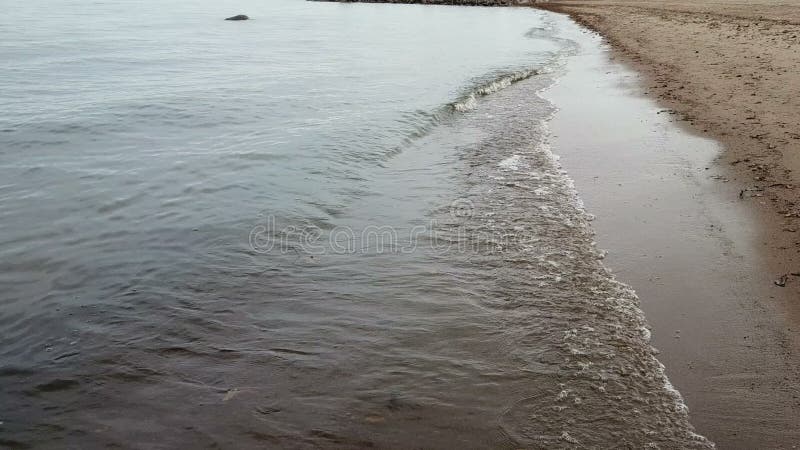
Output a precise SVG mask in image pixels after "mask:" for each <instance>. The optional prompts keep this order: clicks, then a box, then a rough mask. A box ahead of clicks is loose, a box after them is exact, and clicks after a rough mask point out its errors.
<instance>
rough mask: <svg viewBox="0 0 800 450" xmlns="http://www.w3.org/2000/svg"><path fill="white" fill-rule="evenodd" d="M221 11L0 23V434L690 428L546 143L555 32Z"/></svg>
mask: <svg viewBox="0 0 800 450" xmlns="http://www.w3.org/2000/svg"><path fill="white" fill-rule="evenodd" d="M223 9H224V8H223V7H222V6H220V5H206V7H205V8H201V7H198V5H197V4H196V3H192V2H180V1H169V2H166V3H159V4H158V5H157V6H156V5H153V6H152V7H150V8H146V7H141V3H138V2H137V3H133V2H117V3H113V4H111V3H98V4H92V5H89V4H84V3H79V2H69V3H63V2H60V3H50V2H43V3H37V4H36V5H34V6H30V5H28V6H24V7H21V8H15V9H14V11H12V12H11V13H10V14H11V16H10V17H7V19H9V20H7V21H6V24H5V25H2V28H0V37H2V39H0V54H2V55H3V56H4V58H2V60H3V61H4V62H3V63H2V64H4V67H3V71H4V74H6V76H5V77H4V78H3V80H2V81H0V83H1V84H0V92H3V100H4V103H5V104H6V105H7V106H6V107H5V108H3V110H2V112H0V130H2V131H3V133H2V134H0V155H2V156H1V159H0V174H2V175H1V176H2V183H1V184H2V186H0V201H1V202H2V208H1V209H0V217H1V219H0V256H2V258H0V261H2V263H0V264H2V266H3V267H2V269H3V270H2V274H0V277H2V278H0V282H2V285H3V290H2V293H1V294H0V305H2V309H0V331H1V332H0V336H2V340H3V343H2V347H0V365H1V366H0V367H2V368H1V369H0V383H2V386H3V389H2V391H1V392H2V393H0V401H1V402H2V404H3V405H6V406H7V407H6V408H5V412H3V413H2V416H0V421H2V422H3V423H2V425H0V439H2V440H0V442H2V443H4V444H8V445H19V446H22V445H24V444H26V445H35V446H39V447H60V446H64V445H75V446H80V447H82V448H87V447H106V446H110V445H118V446H122V447H139V446H147V447H164V448H174V447H194V446H209V445H218V446H224V447H234V448H238V447H252V446H255V445H271V446H280V447H307V446H326V447H328V446H329V447H349V448H352V447H361V446H369V445H372V446H377V447H401V448H406V447H415V446H426V447H490V448H496V447H510V448H515V447H519V446H525V447H570V446H588V447H598V446H600V447H602V446H608V445H609V444H610V443H613V444H615V445H623V446H625V445H630V446H643V445H647V444H653V445H657V446H661V447H665V448H670V447H691V446H697V447H702V446H706V445H707V442H706V441H705V440H703V439H702V438H701V437H699V436H696V435H694V434H693V433H692V432H691V427H690V426H689V425H688V423H687V418H686V413H685V409H684V407H683V404H682V402H681V399H680V397H679V395H678V394H677V392H675V391H674V390H672V389H671V387H670V385H669V382H668V381H667V380H666V378H665V377H664V375H663V371H662V368H661V366H660V364H659V363H658V361H657V360H656V359H655V358H654V356H653V351H652V349H651V348H650V346H649V344H648V334H649V333H648V331H647V329H646V323H645V321H644V318H643V317H642V314H641V311H640V310H639V308H638V301H637V299H636V296H635V294H634V293H633V292H632V291H631V290H630V289H629V288H628V287H627V286H625V285H622V284H620V283H618V282H616V281H615V280H614V279H613V277H611V276H610V275H609V273H608V272H607V271H606V270H605V269H604V267H603V266H602V263H601V259H602V253H601V252H599V251H598V250H596V249H595V248H594V244H593V237H592V236H593V235H592V231H591V228H590V226H589V223H590V220H591V217H590V216H589V215H587V214H586V213H585V212H584V211H583V209H582V207H581V204H580V201H579V199H578V197H577V194H576V193H575V192H574V190H573V188H572V184H571V181H570V179H569V178H568V177H567V175H566V174H565V173H563V172H562V171H561V170H560V168H559V165H558V162H557V158H556V157H554V155H553V154H552V153H551V152H550V150H549V148H548V146H547V120H548V118H549V117H550V116H551V115H552V114H553V113H554V111H555V106H554V105H552V104H550V103H549V102H547V101H545V100H543V99H542V98H540V97H539V96H538V93H539V92H540V91H541V90H543V89H545V88H547V87H548V86H549V85H551V84H552V83H553V81H554V80H555V79H556V78H557V76H558V73H559V71H560V70H562V63H563V61H564V58H566V57H568V56H569V55H570V54H571V52H574V51H575V49H576V48H578V46H580V45H590V43H588V42H583V41H582V38H581V34H580V33H579V31H578V30H577V27H576V26H575V25H574V24H571V23H570V22H568V21H567V20H566V19H563V18H561V17H558V16H554V15H550V14H547V13H544V12H540V11H535V10H529V9H505V8H497V9H485V8H457V7H424V6H394V5H346V4H345V5H343V4H322V3H306V2H301V1H291V0H279V1H271V2H263V3H258V2H253V3H251V4H248V5H247V7H246V8H243V10H242V11H241V12H245V13H247V14H248V15H250V16H251V17H253V18H254V20H252V21H248V22H242V23H231V22H225V21H222V20H221V18H223V17H226V16H228V15H231V14H234V13H238V12H240V11H230V10H223ZM154 11H157V13H154ZM93 19H94V20H93ZM17 24H25V27H22V26H20V25H17Z"/></svg>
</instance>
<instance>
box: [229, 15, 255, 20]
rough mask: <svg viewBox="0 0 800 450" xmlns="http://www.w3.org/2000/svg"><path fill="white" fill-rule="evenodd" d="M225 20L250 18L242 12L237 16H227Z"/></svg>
mask: <svg viewBox="0 0 800 450" xmlns="http://www.w3.org/2000/svg"><path fill="white" fill-rule="evenodd" d="M225 20H250V18H249V17H247V16H245V15H244V14H239V15H238V16H233V17H228V18H227V19H225Z"/></svg>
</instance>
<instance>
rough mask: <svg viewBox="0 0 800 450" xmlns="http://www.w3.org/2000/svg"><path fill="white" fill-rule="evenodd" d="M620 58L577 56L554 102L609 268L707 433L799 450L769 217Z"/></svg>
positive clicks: (786, 315) (788, 337)
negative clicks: (768, 248) (640, 312)
mask: <svg viewBox="0 0 800 450" xmlns="http://www.w3.org/2000/svg"><path fill="white" fill-rule="evenodd" d="M598 39H599V38H598ZM613 54H614V50H613V49H610V48H608V47H607V48H606V49H605V50H603V51H600V52H598V53H592V52H587V53H583V54H580V55H577V56H575V57H574V58H572V59H571V60H570V63H569V66H568V67H567V71H566V73H565V75H564V76H563V78H562V79H561V81H560V82H559V83H558V84H557V85H556V86H555V87H553V88H552V89H551V90H550V91H548V92H547V93H545V96H546V97H547V98H549V99H552V101H553V102H554V103H556V104H558V105H559V107H560V111H559V113H558V114H557V115H556V117H555V118H554V120H553V123H552V124H551V128H552V132H553V142H552V146H553V149H554V151H556V152H557V153H558V154H559V155H561V162H562V164H563V166H564V168H565V169H566V170H567V172H568V173H569V174H570V175H571V176H572V178H573V179H575V183H576V187H577V189H578V191H579V192H580V193H581V197H582V198H583V200H584V202H585V204H586V207H587V209H588V210H589V211H591V212H592V213H593V214H595V215H596V217H597V218H596V220H595V221H594V223H593V226H594V228H595V230H596V231H597V240H598V244H599V245H600V246H601V248H603V249H607V250H608V251H609V254H608V256H607V257H606V260H605V262H606V265H608V266H609V267H610V268H612V270H614V272H615V273H616V274H617V276H618V277H619V279H621V280H624V281H625V282H627V283H630V284H631V285H632V286H634V287H635V289H636V291H637V293H638V294H639V298H640V300H641V303H642V308H643V309H644V310H645V313H646V315H647V318H648V321H649V322H650V325H651V327H652V331H653V345H654V346H655V347H656V348H658V349H659V350H660V354H659V359H660V360H661V361H662V362H663V363H664V364H665V365H666V367H667V373H668V375H669V377H670V379H671V381H672V382H673V384H674V385H675V386H676V387H677V388H678V390H679V391H680V392H681V393H682V394H683V396H684V399H685V401H686V403H687V405H688V406H689V410H690V418H691V420H692V423H693V424H694V426H695V427H696V428H697V431H698V432H699V433H701V434H703V435H705V436H708V437H709V438H710V439H712V440H713V441H714V442H716V444H717V445H718V447H719V448H759V447H761V448H793V447H792V446H793V445H795V443H796V442H797V441H798V439H800V435H798V423H799V421H798V408H797V393H796V391H795V386H797V380H798V373H797V367H798V361H797V358H796V357H795V356H794V355H793V353H792V348H793V347H794V346H795V345H796V337H795V336H794V335H793V333H792V331H791V330H793V329H794V328H793V326H792V324H793V323H796V321H795V320H794V319H793V318H792V317H791V315H790V312H791V310H790V309H788V308H786V305H788V304H790V303H791V300H792V295H791V291H789V290H787V289H785V288H781V287H778V286H776V285H774V283H773V275H772V272H771V269H770V268H769V266H768V261H767V258H766V257H767V256H769V252H764V251H763V249H762V248H761V247H762V246H761V245H759V241H758V239H760V237H761V233H762V227H761V222H762V221H761V220H760V215H759V214H758V212H757V211H754V210H753V208H751V205H750V204H748V203H746V202H743V201H741V200H739V198H738V189H741V188H740V187H739V183H738V182H736V181H728V182H725V181H723V180H725V179H726V178H727V177H730V173H729V168H728V166H727V165H719V164H715V163H714V160H715V159H716V158H718V156H719V155H721V154H722V155H724V147H723V146H722V145H721V144H720V143H719V142H718V141H716V140H714V139H709V138H708V137H707V134H706V133H691V130H686V128H682V127H676V126H675V124H674V123H673V122H674V120H675V119H674V117H673V115H670V114H665V113H663V108H662V107H661V106H659V105H658V103H657V102H655V101H654V100H653V99H652V98H649V97H647V96H644V95H642V94H643V83H642V80H641V75H640V73H639V72H637V71H635V70H633V68H632V67H630V66H625V65H620V64H618V63H616V62H614V61H612V60H611V58H610V57H611V56H612V55H613ZM586 99H591V100H589V101H587V100H586ZM623 130H624V132H623ZM687 131H688V132H687Z"/></svg>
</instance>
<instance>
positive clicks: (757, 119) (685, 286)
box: [385, 0, 800, 448]
mask: <svg viewBox="0 0 800 450" xmlns="http://www.w3.org/2000/svg"><path fill="white" fill-rule="evenodd" d="M385 3H422V4H426V3H436V2H426V1H410V2H408V1H389V2H385ZM444 3H447V4H459V3H460V4H467V3H468V2H463V3H462V2H444ZM482 4H485V3H482ZM498 6H499V5H498ZM519 6H525V5H519ZM528 6H532V7H535V8H539V9H544V10H548V11H551V12H555V13H561V14H565V15H568V16H570V17H571V18H572V19H573V20H575V21H576V22H577V23H578V24H580V25H581V26H583V27H584V28H586V29H587V30H590V31H592V32H595V33H597V34H598V35H599V36H601V37H602V38H603V41H604V42H606V43H608V45H609V47H610V50H609V51H608V55H607V56H608V58H609V60H610V61H613V62H614V63H616V64H620V65H621V66H622V69H619V68H610V69H609V71H610V72H611V73H615V71H620V70H621V71H623V72H624V71H626V70H629V69H632V70H633V72H631V73H630V74H628V75H626V76H627V77H628V78H631V79H635V80H634V81H630V80H628V81H625V84H626V87H625V90H626V91H627V93H628V94H629V95H633V96H641V97H643V98H647V99H649V100H648V101H651V102H654V104H655V105H658V107H655V110H654V111H652V113H653V114H655V115H659V116H661V117H662V118H663V119H664V120H665V121H666V122H670V123H673V124H674V125H675V126H676V127H677V128H679V129H682V130H683V131H684V132H686V133H689V134H692V135H695V136H699V137H704V138H708V139H713V140H714V141H715V142H718V143H719V145H720V147H719V149H720V150H719V152H718V153H717V154H716V155H715V156H713V157H711V158H709V159H708V160H707V161H702V159H698V158H700V156H699V155H694V154H693V149H678V150H677V154H679V155H682V156H683V157H684V158H686V160H685V161H684V162H685V163H687V167H694V169H696V170H694V171H693V172H692V173H691V174H689V176H688V178H686V179H681V177H682V176H683V174H681V173H677V172H670V171H669V170H666V171H665V170H664V169H663V168H658V166H655V167H656V169H654V170H655V172H657V173H660V175H659V176H660V177H661V178H662V179H669V178H670V177H671V178H677V179H678V181H677V182H676V183H673V184H672V186H671V188H670V189H672V190H673V193H674V192H676V190H680V191H681V194H682V195H685V197H684V198H681V199H679V200H678V201H677V206H676V202H675V201H673V202H671V206H673V207H676V208H677V210H680V211H683V212H684V213H686V211H687V210H688V211H691V212H690V213H689V214H691V215H694V216H697V217H694V218H693V219H692V220H693V221H694V223H695V224H701V223H704V224H706V225H707V226H708V229H705V230H702V231H700V230H696V234H695V236H694V237H695V238H696V239H694V241H692V240H691V239H690V242H693V246H694V247H691V246H688V245H687V244H686V243H685V242H684V240H683V239H682V238H683V236H682V235H681V234H680V232H678V231H676V230H679V229H680V228H668V227H662V228H660V229H658V228H657V227H656V228H653V227H652V226H650V227H649V228H648V227H647V226H644V227H643V226H641V225H642V223H643V222H641V223H637V218H636V217H629V218H628V219H629V220H628V221H627V222H626V221H625V220H622V221H620V220H619V219H620V217H618V216H620V215H619V214H618V213H617V211H619V209H620V208H622V207H629V206H631V204H630V202H631V201H632V202H634V203H635V202H637V201H639V203H638V204H635V205H633V207H634V209H635V210H636V211H638V212H641V213H642V214H643V215H645V216H646V217H647V218H648V219H650V220H651V222H652V221H662V222H666V223H673V225H675V224H676V222H675V221H674V217H673V216H670V214H671V213H672V214H674V213H675V212H676V209H675V208H673V210H672V211H669V210H668V211H666V212H663V211H662V212H661V213H658V210H657V209H656V208H652V205H651V204H650V205H648V204H647V202H642V201H641V200H642V199H647V198H649V197H654V195H655V193H656V192H657V191H656V190H655V189H654V187H653V186H652V185H650V184H649V183H646V182H640V183H638V184H637V183H633V185H632V186H633V187H632V186H626V185H625V184H624V183H623V189H622V192H623V193H624V194H626V195H627V197H625V195H623V196H622V198H627V199H628V201H629V203H627V204H624V203H620V192H619V191H614V190H612V187H615V185H606V186H605V187H604V188H602V189H601V192H604V193H605V194H606V195H605V199H604V198H601V197H602V196H598V195H595V190H596V189H598V187H599V185H602V184H603V182H598V181H597V180H596V179H595V178H594V177H593V176H592V175H589V174H581V170H587V169H588V170H591V171H596V169H597V167H596V166H595V165H594V162H593V161H586V160H582V159H581V158H582V156H581V155H580V154H579V153H573V154H572V155H570V154H569V152H567V151H565V150H564V149H563V148H558V146H560V145H563V144H564V143H565V141H564V140H561V143H560V144H559V143H558V142H559V140H558V139H556V145H554V150H555V151H556V152H557V153H559V154H561V155H563V156H564V159H563V160H562V163H563V164H564V166H565V168H566V169H567V170H568V172H569V173H570V175H571V176H572V177H573V178H574V179H575V181H576V185H577V187H578V191H579V193H580V194H581V197H583V198H584V199H585V200H586V203H587V208H588V209H589V210H590V212H592V213H594V214H596V215H597V217H598V220H597V221H596V223H595V225H594V226H595V227H596V232H597V233H598V241H599V243H600V245H601V247H603V248H607V249H609V250H610V251H611V253H610V254H609V257H608V260H607V265H608V266H609V267H610V268H611V269H613V270H614V271H615V272H616V273H617V274H618V275H619V276H620V278H621V280H622V281H624V282H626V283H628V284H630V285H632V287H633V288H634V289H636V291H637V293H639V296H640V298H641V302H642V308H643V309H644V310H645V315H646V317H647V319H648V322H649V323H650V324H651V326H652V328H653V345H654V346H655V347H656V348H659V349H660V350H661V352H662V353H661V355H660V356H659V359H660V360H661V361H662V362H663V363H664V364H665V365H666V370H667V375H668V376H669V377H670V379H671V380H672V381H673V383H674V384H675V385H676V387H677V388H678V390H679V391H680V392H681V393H682V394H683V396H684V400H685V401H686V403H687V404H688V406H689V409H690V420H691V422H692V424H694V425H695V427H696V428H697V431H698V433H700V434H703V435H705V436H707V437H708V438H709V439H711V440H713V441H715V442H717V444H718V445H719V446H720V447H721V448H753V447H754V446H759V445H761V446H763V445H768V446H770V447H771V448H797V447H796V445H797V444H796V443H797V442H798V441H800V435H799V434H798V433H799V432H798V431H797V430H799V429H800V400H798V399H800V391H799V390H798V388H797V386H799V385H800V373H798V367H800V355H797V353H796V352H795V351H794V349H795V348H797V346H798V344H800V333H798V331H800V330H798V328H800V327H798V326H797V323H798V321H800V306H798V305H797V302H796V299H797V298H798V297H799V296H800V277H796V276H793V275H791V274H792V273H800V259H798V252H800V235H798V233H799V232H800V209H798V207H800V204H797V205H796V204H795V198H794V197H795V194H794V193H795V188H796V187H800V124H798V123H797V121H796V111H798V110H800V100H798V99H797V98H796V96H795V95H794V94H793V93H792V91H791V86H797V85H798V84H800V79H798V78H799V77H800V76H798V75H796V73H797V70H796V68H798V67H800V53H798V51H797V45H796V44H798V43H800V31H798V30H797V24H800V7H794V6H789V5H780V4H777V3H775V2H774V1H770V0H760V1H758V2H756V3H748V4H744V3H737V2H735V1H723V2H722V3H714V4H712V3H681V2H674V1H670V2H665V3H659V2H654V1H652V0H646V1H641V0H638V1H637V0H633V1H609V0H594V1H563V0H562V1H554V2H546V3H536V4H532V5H528ZM793 45H794V48H793ZM596 75H597V76H598V77H601V78H602V77H603V75H604V74H603V73H599V72H598V73H597V74H596ZM605 75H606V76H608V74H605ZM613 76H614V75H611V77H613ZM546 96H547V95H546ZM560 106H561V105H559V107H560ZM575 111H578V110H577V109H573V111H572V112H573V113H574V112H575ZM646 120H650V121H652V120H654V119H653V118H648V119H646ZM613 125H614V124H612V126H613ZM567 142H568V141H567ZM584 143H585V139H584ZM572 144H575V142H573V143H572ZM568 145H569V144H568ZM606 150H608V149H606ZM612 154H613V153H612ZM793 155H798V156H793ZM606 156H607V157H608V156H610V155H606ZM673 156H674V155H673ZM635 158H636V161H637V162H638V163H639V164H645V165H643V166H641V167H647V168H653V167H654V166H653V165H652V164H651V165H649V166H646V164H648V163H653V162H656V161H657V159H658V158H657V155H655V154H653V153H652V152H651V153H647V154H644V155H635ZM606 159H607V158H606ZM600 167H602V168H603V169H602V170H601V171H600V172H601V174H606V175H608V174H609V169H613V167H610V166H609V165H608V163H607V162H605V164H601V165H600ZM676 175H678V177H676ZM587 187H590V188H591V189H589V188H587ZM662 187H663V186H662ZM662 200H663V198H662ZM698 217H699V218H698ZM622 219H625V218H624V217H623V218H622ZM620 226H621V227H622V230H624V231H623V232H621V230H620V229H619V227H620ZM642 229H644V230H648V229H650V230H656V231H655V232H658V233H661V234H660V235H658V236H656V237H655V238H653V237H652V236H650V235H648V234H647V232H646V231H644V232H643V231H642ZM631 233H633V234H632V235H631ZM703 233H704V234H703ZM629 237H633V238H634V239H638V241H637V242H638V247H636V246H634V247H631V246H628V247H625V245H626V244H625V241H626V240H627V239H628V238H629ZM653 241H656V242H655V243H654V242H653ZM659 243H660V244H659ZM673 244H677V247H678V250H675V249H673V248H672V246H673ZM659 245H661V247H659ZM642 248H644V249H646V251H647V252H648V253H650V254H658V255H660V256H659V257H658V261H655V260H651V261H643V260H642V258H640V255H639V253H637V252H638V251H639V250H640V249H642ZM709 252H710V253H711V254H712V255H714V256H709ZM665 253H667V254H668V255H666V256H667V258H666V259H665V258H664V257H663V256H665V255H664V254H665ZM687 255H691V256H687ZM670 257H671V258H672V259H670ZM687 268H688V269H687ZM664 271H666V272H667V276H664V275H663V274H662V275H657V274H656V273H658V272H664ZM780 284H783V286H780Z"/></svg>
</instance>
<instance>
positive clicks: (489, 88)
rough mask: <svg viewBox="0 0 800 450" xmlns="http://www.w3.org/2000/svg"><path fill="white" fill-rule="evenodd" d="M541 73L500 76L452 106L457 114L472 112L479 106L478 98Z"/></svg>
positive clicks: (474, 89) (522, 71)
mask: <svg viewBox="0 0 800 450" xmlns="http://www.w3.org/2000/svg"><path fill="white" fill-rule="evenodd" d="M539 73H540V72H539V71H538V70H536V69H524V70H518V71H515V72H510V73H504V74H501V75H500V76H498V77H495V78H494V79H492V80H490V81H488V82H485V83H483V84H479V85H478V86H476V87H475V88H473V89H471V90H470V91H469V92H467V94H466V95H464V96H462V97H461V98H460V99H458V100H457V101H455V102H453V103H451V104H450V106H451V108H452V109H453V111H457V112H467V111H472V110H473V109H475V108H476V107H477V106H478V97H483V96H485V95H489V94H493V93H495V92H497V91H501V90H503V89H505V88H507V87H509V86H511V85H512V84H514V83H518V82H520V81H522V80H527V79H528V78H530V77H532V76H534V75H538V74H539Z"/></svg>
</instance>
